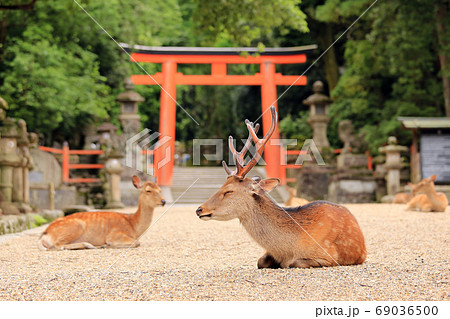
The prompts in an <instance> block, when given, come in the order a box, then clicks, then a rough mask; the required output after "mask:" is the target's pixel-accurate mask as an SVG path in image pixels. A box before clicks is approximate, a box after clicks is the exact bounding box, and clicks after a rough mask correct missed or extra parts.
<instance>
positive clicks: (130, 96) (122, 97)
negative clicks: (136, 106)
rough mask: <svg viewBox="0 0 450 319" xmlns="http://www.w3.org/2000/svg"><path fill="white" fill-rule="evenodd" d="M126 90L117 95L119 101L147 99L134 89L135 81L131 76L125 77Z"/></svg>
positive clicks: (141, 100)
mask: <svg viewBox="0 0 450 319" xmlns="http://www.w3.org/2000/svg"><path fill="white" fill-rule="evenodd" d="M125 90H126V91H125V92H122V93H120V94H119V95H117V97H116V101H118V102H143V101H145V99H144V98H143V97H142V96H141V95H140V94H139V93H137V92H135V91H133V90H134V84H133V81H131V79H130V78H126V79H125Z"/></svg>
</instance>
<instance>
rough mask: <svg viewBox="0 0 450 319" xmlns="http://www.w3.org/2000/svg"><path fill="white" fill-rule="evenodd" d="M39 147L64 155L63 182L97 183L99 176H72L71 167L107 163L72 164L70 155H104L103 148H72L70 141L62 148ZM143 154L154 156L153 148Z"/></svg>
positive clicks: (79, 167)
mask: <svg viewBox="0 0 450 319" xmlns="http://www.w3.org/2000/svg"><path fill="white" fill-rule="evenodd" d="M39 149H40V150H41V151H44V152H49V153H53V154H61V155H62V165H61V166H62V182H63V183H96V182H99V181H100V179H99V178H70V170H71V169H102V168H105V164H71V163H70V161H69V158H70V155H102V154H103V153H104V151H102V150H71V149H70V148H69V144H68V143H64V144H63V148H62V149H58V148H52V147H47V146H39ZM142 154H143V155H151V156H153V150H143V151H142Z"/></svg>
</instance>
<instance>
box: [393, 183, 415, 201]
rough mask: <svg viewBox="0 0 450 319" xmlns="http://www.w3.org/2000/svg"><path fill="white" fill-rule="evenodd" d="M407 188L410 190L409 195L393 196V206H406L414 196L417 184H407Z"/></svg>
mask: <svg viewBox="0 0 450 319" xmlns="http://www.w3.org/2000/svg"><path fill="white" fill-rule="evenodd" d="M408 187H409V189H410V190H411V192H410V193H398V194H395V196H394V200H393V201H392V203H393V204H406V203H408V202H409V201H410V200H411V199H412V198H413V197H414V196H416V193H417V191H416V187H417V184H413V183H408Z"/></svg>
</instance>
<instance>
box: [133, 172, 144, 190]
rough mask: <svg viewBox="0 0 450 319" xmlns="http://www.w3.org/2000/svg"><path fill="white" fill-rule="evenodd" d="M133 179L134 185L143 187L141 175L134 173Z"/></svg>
mask: <svg viewBox="0 0 450 319" xmlns="http://www.w3.org/2000/svg"><path fill="white" fill-rule="evenodd" d="M131 180H132V181H133V185H134V187H136V188H137V189H139V188H141V187H142V182H141V179H140V178H139V177H137V176H136V175H133V177H132V178H131Z"/></svg>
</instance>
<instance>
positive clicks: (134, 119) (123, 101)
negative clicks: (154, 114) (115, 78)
mask: <svg viewBox="0 0 450 319" xmlns="http://www.w3.org/2000/svg"><path fill="white" fill-rule="evenodd" d="M125 90H126V91H125V92H122V93H120V94H119V95H118V96H117V98H116V101H117V102H119V103H120V115H119V117H118V118H119V121H120V123H121V124H122V128H123V132H124V133H125V136H126V138H129V137H131V136H133V135H135V134H136V133H138V132H139V131H140V129H141V122H140V119H141V117H140V115H139V114H138V103H139V102H143V101H145V99H144V98H143V97H142V96H141V95H140V94H139V93H137V92H135V91H133V90H134V84H133V82H132V81H131V79H130V78H126V79H125Z"/></svg>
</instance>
